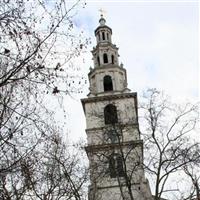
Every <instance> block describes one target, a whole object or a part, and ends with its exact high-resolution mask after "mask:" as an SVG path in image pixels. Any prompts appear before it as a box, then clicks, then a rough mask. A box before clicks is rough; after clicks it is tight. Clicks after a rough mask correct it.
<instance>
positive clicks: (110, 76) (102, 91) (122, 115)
mask: <svg viewBox="0 0 200 200" xmlns="http://www.w3.org/2000/svg"><path fill="white" fill-rule="evenodd" d="M99 23H100V24H99V26H98V27H97V28H96V30H95V36H96V40H97V44H96V46H95V47H94V48H93V50H92V55H93V60H94V68H91V70H90V72H89V74H88V77H89V82H90V88H89V90H90V93H89V94H88V97H87V98H84V99H81V102H82V105H83V109H84V113H85V117H86V134H87V147H86V152H87V156H88V159H89V167H90V186H89V192H88V197H89V200H124V199H126V200H131V199H137V200H152V195H151V191H150V188H149V184H148V181H147V180H146V178H145V175H144V169H143V141H142V140H141V138H140V131H139V122H138V106H137V93H135V92H133V93H131V92H130V90H129V89H128V88H127V76H126V70H125V68H123V66H122V65H119V62H118V56H119V55H118V48H117V47H116V45H114V44H113V43H112V40H111V37H112V29H111V28H110V27H109V26H107V25H106V20H105V19H104V17H103V16H101V18H100V20H99Z"/></svg>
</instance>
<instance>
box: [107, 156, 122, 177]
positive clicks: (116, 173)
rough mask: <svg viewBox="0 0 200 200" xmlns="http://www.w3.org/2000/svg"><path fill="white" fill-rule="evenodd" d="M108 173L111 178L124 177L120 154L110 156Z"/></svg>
mask: <svg viewBox="0 0 200 200" xmlns="http://www.w3.org/2000/svg"><path fill="white" fill-rule="evenodd" d="M109 172H110V177H111V178H116V177H122V176H124V167H123V159H122V157H121V155H120V154H111V155H110V157H109Z"/></svg>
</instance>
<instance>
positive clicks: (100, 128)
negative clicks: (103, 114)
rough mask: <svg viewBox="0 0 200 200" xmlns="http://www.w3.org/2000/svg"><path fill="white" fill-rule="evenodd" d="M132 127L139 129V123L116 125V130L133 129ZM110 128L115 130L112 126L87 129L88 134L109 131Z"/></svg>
mask: <svg viewBox="0 0 200 200" xmlns="http://www.w3.org/2000/svg"><path fill="white" fill-rule="evenodd" d="M131 126H134V127H136V128H139V123H132V122H131V123H126V124H115V128H116V129H117V128H119V129H120V128H121V127H131ZM109 128H113V126H112V125H107V126H106V125H105V126H102V127H98V128H88V129H85V131H86V132H90V131H91V132H92V131H102V130H104V129H109Z"/></svg>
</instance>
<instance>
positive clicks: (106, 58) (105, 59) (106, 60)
mask: <svg viewBox="0 0 200 200" xmlns="http://www.w3.org/2000/svg"><path fill="white" fill-rule="evenodd" d="M103 62H104V63H108V56H107V54H106V53H104V54H103Z"/></svg>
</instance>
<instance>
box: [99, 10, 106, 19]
mask: <svg viewBox="0 0 200 200" xmlns="http://www.w3.org/2000/svg"><path fill="white" fill-rule="evenodd" d="M99 12H100V13H101V17H103V16H105V15H106V11H105V10H104V9H102V8H100V9H99Z"/></svg>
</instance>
